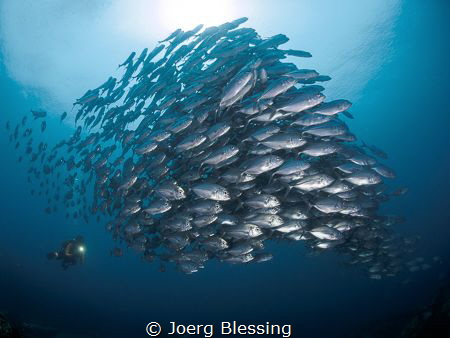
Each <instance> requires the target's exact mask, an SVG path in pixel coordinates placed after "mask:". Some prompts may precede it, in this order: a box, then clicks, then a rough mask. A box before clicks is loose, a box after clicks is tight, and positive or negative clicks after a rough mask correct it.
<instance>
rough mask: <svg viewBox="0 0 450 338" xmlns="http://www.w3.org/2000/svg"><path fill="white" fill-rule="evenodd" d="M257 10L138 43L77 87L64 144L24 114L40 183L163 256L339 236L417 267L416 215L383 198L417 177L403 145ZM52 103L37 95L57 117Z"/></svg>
mask: <svg viewBox="0 0 450 338" xmlns="http://www.w3.org/2000/svg"><path fill="white" fill-rule="evenodd" d="M246 21H247V18H240V19H237V20H235V21H232V22H227V23H225V24H222V25H220V26H214V27H209V28H206V29H203V25H199V26H197V27H195V28H194V29H193V30H190V31H183V30H181V29H178V30H176V31H175V32H173V33H172V34H171V35H170V36H168V37H167V38H166V39H164V40H162V41H160V42H159V44H158V45H157V46H156V47H155V48H154V49H153V50H151V51H149V50H148V49H147V48H146V49H144V50H143V51H142V52H141V53H140V55H139V56H138V55H137V54H136V53H135V52H133V53H131V55H130V56H129V57H128V58H127V59H126V60H125V61H124V62H123V63H122V64H120V65H119V68H120V69H123V70H124V72H123V75H122V77H121V78H120V79H117V78H115V77H110V78H109V79H108V80H107V81H106V82H105V83H103V84H102V85H101V86H99V87H97V88H95V89H91V90H88V91H87V92H86V93H85V95H83V96H82V97H81V98H79V99H78V100H76V102H75V103H74V108H77V110H76V116H75V123H76V125H77V126H76V130H75V132H74V134H73V135H71V136H70V137H67V138H66V139H63V140H61V141H60V142H58V143H56V144H55V145H50V144H48V143H47V142H44V141H41V142H40V143H37V142H33V138H32V136H33V133H36V132H34V128H33V127H30V126H28V127H27V117H26V116H25V117H24V118H23V119H22V121H21V122H19V123H18V124H17V126H16V127H15V129H14V128H12V127H11V126H10V123H9V122H8V123H7V126H6V127H7V129H8V130H9V131H10V132H11V135H10V140H11V141H15V142H17V143H16V148H19V147H20V146H22V147H24V148H25V155H27V156H28V157H29V163H30V167H29V170H28V172H29V174H30V176H29V181H30V182H35V181H38V182H40V183H39V188H38V189H37V190H38V191H35V190H34V189H33V190H32V194H38V195H44V196H45V197H46V198H47V200H48V203H49V205H48V207H47V208H46V209H45V211H46V212H47V213H51V212H56V211H58V210H59V207H61V206H62V207H63V210H64V212H65V213H66V218H74V219H84V220H85V221H86V222H89V221H90V219H91V217H92V216H94V217H96V221H97V222H99V223H104V224H106V229H107V230H108V231H109V232H110V233H111V234H112V236H113V238H114V239H116V240H117V241H118V242H121V243H124V244H126V246H128V247H130V248H132V249H134V250H136V251H137V252H139V253H141V254H142V257H143V258H144V259H145V260H147V261H150V262H152V261H155V260H156V259H159V261H160V264H161V267H160V269H161V270H164V269H165V265H166V263H168V262H172V263H174V264H176V266H177V268H178V269H179V270H181V271H182V272H184V273H187V274H190V273H193V272H196V271H198V270H199V269H201V268H203V267H204V266H205V263H206V262H207V261H209V260H218V261H221V262H228V263H240V264H247V263H253V262H264V261H268V260H270V259H272V254H270V253H269V252H266V251H265V244H266V241H269V240H278V241H290V242H298V241H300V242H303V243H304V244H305V245H306V246H307V247H308V248H310V249H311V250H312V251H323V250H331V249H332V250H335V251H336V252H338V253H340V254H343V255H346V256H348V263H349V264H356V265H360V266H362V267H364V269H365V270H366V271H367V273H368V275H369V276H370V277H371V278H373V279H380V278H382V277H385V276H395V275H397V274H398V273H399V272H400V271H402V269H404V268H406V269H407V268H408V264H405V258H404V257H405V254H407V253H410V252H411V250H412V247H413V245H414V240H412V239H407V238H403V237H400V236H398V235H396V234H394V233H393V230H392V229H391V228H392V226H393V225H394V224H396V223H400V222H402V221H403V218H402V217H399V216H390V215H381V214H380V213H379V209H380V206H381V204H382V203H384V202H386V201H388V200H389V199H390V198H391V197H392V196H396V195H402V194H404V193H405V192H406V190H407V189H406V188H398V189H392V188H389V187H388V186H387V185H386V184H385V183H384V181H385V180H386V179H392V178H394V177H395V173H394V171H393V170H392V169H390V168H388V167H387V166H386V165H384V164H382V163H381V162H380V160H383V159H386V158H387V155H386V154H385V153H384V152H383V151H382V150H380V149H378V148H376V147H375V146H371V145H366V144H364V143H359V144H358V143H357V139H356V136H355V135H354V134H352V133H351V132H350V131H349V128H348V126H347V125H346V123H345V122H344V120H343V118H353V116H352V115H351V113H350V112H349V111H348V109H349V108H350V107H351V103H350V102H349V101H347V100H344V99H339V100H333V101H328V100H326V97H325V95H324V94H323V91H324V87H323V86H322V85H320V83H322V82H325V81H328V80H330V77H329V76H325V75H320V74H319V73H318V72H317V71H315V70H312V69H300V68H298V67H297V65H296V64H294V63H291V62H286V61H283V60H284V59H286V58H287V57H291V58H292V57H298V58H300V60H301V58H307V57H311V54H310V53H308V52H306V51H301V50H292V49H281V48H280V46H281V45H282V44H284V43H286V42H287V41H288V40H289V39H288V38H287V37H286V36H285V35H283V34H278V35H274V36H272V37H269V38H262V37H260V36H259V35H258V33H257V32H256V31H255V30H254V29H252V28H239V26H240V25H241V24H242V23H244V22H246ZM299 63H301V61H299ZM46 115H47V113H46V111H45V110H32V116H33V117H34V119H35V120H38V121H39V120H42V122H41V123H40V130H41V132H44V131H45V129H46V122H45V118H46ZM66 117H67V113H63V115H62V116H61V121H62V120H64V119H65V118H66ZM33 123H35V122H33ZM37 138H39V136H37ZM41 138H42V137H41ZM36 143H37V144H36ZM22 159H23V158H22V156H21V157H20V158H19V161H22ZM122 253H123V251H122V249H121V248H119V247H117V248H115V249H114V250H113V251H112V254H113V255H116V256H120V255H122ZM421 264H422V263H420V262H419V263H418V264H413V265H414V267H415V268H417V266H418V269H420V267H421ZM422 265H423V264H422Z"/></svg>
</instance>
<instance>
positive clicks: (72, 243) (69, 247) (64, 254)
mask: <svg viewBox="0 0 450 338" xmlns="http://www.w3.org/2000/svg"><path fill="white" fill-rule="evenodd" d="M83 247H84V242H83V238H82V237H81V236H78V237H77V238H75V239H71V240H69V241H65V242H64V243H63V245H62V248H61V250H59V252H52V253H49V254H48V255H47V257H48V259H52V258H56V259H60V260H61V265H62V267H63V269H64V270H66V269H67V268H68V267H69V266H71V265H76V264H77V263H78V262H79V263H81V264H82V263H83V262H84V251H83V250H80V248H83Z"/></svg>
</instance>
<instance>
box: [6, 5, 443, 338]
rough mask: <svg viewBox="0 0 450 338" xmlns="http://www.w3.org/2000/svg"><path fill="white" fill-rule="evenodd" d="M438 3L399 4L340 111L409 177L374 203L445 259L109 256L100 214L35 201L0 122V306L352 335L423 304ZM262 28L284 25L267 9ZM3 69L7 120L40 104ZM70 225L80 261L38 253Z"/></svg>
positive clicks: (65, 321) (125, 320)
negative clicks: (393, 263) (370, 64)
mask: <svg viewBox="0 0 450 338" xmlns="http://www.w3.org/2000/svg"><path fill="white" fill-rule="evenodd" d="M243 14H244V15H247V16H250V14H248V13H243ZM336 15H338V14H336ZM340 15H342V25H345V21H346V20H345V15H344V13H343V14H340ZM449 16H450V7H449V5H448V4H447V2H445V1H427V2H424V1H419V0H413V1H404V2H402V3H401V11H400V13H399V14H398V17H397V18H396V21H395V23H394V25H393V37H392V40H391V42H390V51H389V53H388V54H387V55H384V57H385V59H384V60H382V61H383V62H382V63H381V64H382V66H381V67H380V68H379V69H377V70H376V72H375V73H373V74H371V76H370V79H368V81H367V83H366V84H365V85H364V87H363V88H362V90H361V91H360V94H359V95H358V96H357V97H356V99H354V100H353V110H352V111H353V112H354V115H355V117H356V118H355V120H354V121H351V122H350V123H349V125H350V128H351V130H352V131H353V132H354V133H355V134H356V135H358V136H359V137H360V138H362V139H364V140H369V142H370V143H374V144H376V145H377V146H378V147H379V148H381V149H383V150H385V151H386V152H387V153H388V154H389V160H388V164H389V165H390V166H391V167H393V168H395V170H396V172H397V175H398V179H397V181H396V182H397V183H398V184H399V185H405V186H407V187H408V188H409V192H408V193H407V194H406V195H405V196H402V197H400V198H398V199H394V200H392V201H390V202H389V203H388V205H386V207H385V210H386V212H387V213H393V214H399V215H403V216H405V217H406V219H407V222H405V223H404V224H401V225H397V226H396V227H397V229H395V230H396V231H398V233H401V234H404V235H410V236H420V242H419V245H418V254H419V255H420V256H423V257H432V256H435V255H439V256H441V257H442V258H443V263H441V264H434V265H433V266H432V268H431V269H430V270H427V271H422V272H418V273H416V274H411V276H409V277H407V278H408V280H407V283H405V277H402V278H393V279H383V280H381V281H377V280H370V279H368V278H367V277H366V275H365V274H364V273H363V272H362V271H360V270H359V269H354V268H348V267H346V266H345V265H344V264H343V260H342V259H341V258H339V257H337V256H336V255H334V254H333V253H325V254H322V255H318V256H309V255H307V251H306V250H305V249H304V248H303V247H302V244H301V243H300V244H297V245H294V244H292V245H286V243H272V244H271V245H270V247H271V248H272V252H273V253H274V256H275V258H274V260H273V261H271V262H268V263H265V264H254V265H251V264H250V265H243V266H234V265H232V266H231V265H226V264H219V263H208V264H207V268H205V269H204V270H201V271H200V272H199V273H196V274H194V275H191V276H185V275H182V274H180V273H179V272H176V271H173V269H172V268H170V267H169V268H168V269H167V272H165V273H161V272H159V271H158V267H159V265H158V264H153V265H151V264H148V263H147V262H144V261H142V260H141V259H140V258H139V257H138V255H137V254H135V253H133V252H132V251H131V250H127V251H126V254H125V255H124V256H123V257H120V258H116V257H112V256H110V254H109V250H110V249H111V248H113V247H114V245H115V244H114V242H113V240H112V239H111V238H110V235H109V234H108V233H107V232H106V230H105V229H104V225H103V224H97V223H95V222H91V223H90V224H87V225H86V224H84V223H76V222H73V221H70V222H68V221H66V220H65V218H64V215H63V214H59V213H57V214H54V215H46V214H45V213H44V212H43V211H42V210H43V208H44V207H45V200H44V199H40V198H39V197H32V196H31V195H30V194H29V189H30V186H29V185H28V184H27V182H26V178H27V175H26V169H27V167H26V166H25V165H23V163H22V164H21V163H17V162H16V158H17V154H16V153H15V151H14V149H13V146H12V145H11V144H9V143H8V139H7V135H6V133H2V135H3V136H2V137H1V138H0V142H1V149H2V153H1V154H2V160H1V163H2V165H1V167H0V179H1V191H2V196H1V203H0V210H1V222H0V312H2V311H4V312H8V313H9V314H10V315H11V316H12V317H14V318H18V319H19V320H23V321H29V322H35V323H40V324H42V325H47V326H52V327H56V328H59V329H62V330H64V331H67V332H73V333H79V334H83V335H87V336H95V337H145V336H147V335H146V334H145V331H144V329H145V325H146V324H147V323H148V322H150V321H158V322H160V323H161V324H162V325H163V328H168V327H169V326H168V324H169V322H171V321H175V322H179V323H183V324H215V323H219V322H221V321H233V320H235V321H238V322H240V323H243V324H244V323H247V324H264V323H265V322H267V321H268V322H270V323H274V324H291V325H293V332H294V336H295V337H349V336H351V335H352V334H355V335H358V334H360V333H362V332H363V331H364V330H366V328H368V327H371V326H375V325H377V324H376V323H377V322H383V321H386V320H388V319H389V318H392V317H394V316H398V315H402V314H404V313H409V312H414V311H417V310H419V309H421V308H422V307H423V306H425V305H427V304H429V303H430V302H431V300H432V296H433V295H434V294H435V292H436V290H437V288H438V287H439V285H440V283H441V279H442V277H443V275H444V274H445V273H446V272H448V268H449V263H448V262H449V259H450V246H449V242H450V226H449V225H450V223H449V219H450V218H449V216H450V208H449V207H450V197H449V192H450V175H449V173H450V150H449V149H450V132H449V125H450V101H449V100H448V95H449V94H448V93H449V90H450V86H449V82H448V79H449V76H450V65H449V61H448V55H449V53H450V39H449V35H448V33H447V32H449V31H450V21H448V17H449ZM279 20H280V21H282V20H283V21H284V20H286V18H280V19H279ZM283 25H285V23H284V24H283ZM324 29H325V28H324ZM327 29H332V27H328V28H327ZM266 30H269V29H268V28H267V29H266ZM270 31H272V32H273V34H275V33H278V32H283V31H282V28H279V29H278V28H277V24H276V20H275V19H274V20H273V23H271V25H270ZM317 35H318V36H320V32H317ZM298 48H300V49H302V48H303V47H302V46H298ZM304 49H307V48H304ZM120 57H122V56H120ZM120 57H117V59H120ZM2 60H3V59H2ZM69 61H70V60H68V63H70V62H69ZM68 66H70V65H69V64H68ZM350 69H351V68H350ZM9 74H10V73H9V71H8V69H7V68H6V66H5V65H4V64H3V62H2V65H1V66H0V89H1V90H0V102H1V116H0V119H1V126H2V128H3V125H4V123H5V121H6V120H8V119H9V120H11V121H13V123H14V122H17V121H19V119H20V118H21V117H22V116H23V114H25V113H27V112H28V111H29V109H31V108H35V107H36V106H40V105H42V101H41V98H40V97H39V93H38V92H34V91H33V90H32V89H31V88H29V87H24V86H23V85H22V84H20V83H19V82H18V81H16V80H14V79H11V78H10V75H9ZM330 75H333V74H330ZM348 76H349V77H351V76H352V74H351V73H350V74H348ZM87 88H88V85H86V89H87ZM25 94H26V95H25ZM48 124H49V125H48V132H47V134H46V135H47V136H46V137H47V138H48V139H46V141H50V142H51V141H56V140H58V139H60V138H61V137H66V136H67V135H69V133H71V131H72V127H71V126H70V125H63V126H62V127H61V126H60V124H59V121H58V118H57V117H56V116H53V117H51V118H50V119H49V121H48ZM77 234H82V235H83V236H84V237H85V238H86V240H87V248H88V249H87V259H86V263H85V264H84V265H83V266H76V267H74V268H71V269H69V270H68V271H62V269H60V267H59V266H58V265H56V264H52V262H48V261H47V260H46V259H45V255H46V253H47V252H48V251H50V250H52V249H53V248H57V247H58V246H59V244H60V242H61V241H63V240H65V239H67V238H71V237H73V236H75V235H77ZM215 336H219V335H218V334H216V335H215Z"/></svg>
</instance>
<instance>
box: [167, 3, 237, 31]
mask: <svg viewBox="0 0 450 338" xmlns="http://www.w3.org/2000/svg"><path fill="white" fill-rule="evenodd" d="M233 2H234V1H231V0H160V3H159V10H160V20H161V24H162V25H163V26H164V27H165V28H166V29H170V30H175V29H177V28H181V29H184V30H189V29H192V28H194V27H195V26H197V25H198V24H204V25H205V27H207V26H213V25H218V24H222V23H224V22H226V21H230V20H234V19H236V18H235V17H234V16H235V15H233V14H234V11H233Z"/></svg>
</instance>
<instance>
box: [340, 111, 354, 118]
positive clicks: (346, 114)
mask: <svg viewBox="0 0 450 338" xmlns="http://www.w3.org/2000/svg"><path fill="white" fill-rule="evenodd" d="M342 114H344V115H345V116H346V117H348V118H349V119H354V117H353V115H352V114H351V113H350V112H348V111H347V110H344V111H343V112H342Z"/></svg>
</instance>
